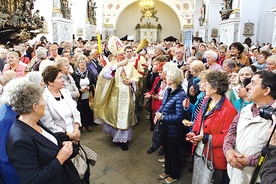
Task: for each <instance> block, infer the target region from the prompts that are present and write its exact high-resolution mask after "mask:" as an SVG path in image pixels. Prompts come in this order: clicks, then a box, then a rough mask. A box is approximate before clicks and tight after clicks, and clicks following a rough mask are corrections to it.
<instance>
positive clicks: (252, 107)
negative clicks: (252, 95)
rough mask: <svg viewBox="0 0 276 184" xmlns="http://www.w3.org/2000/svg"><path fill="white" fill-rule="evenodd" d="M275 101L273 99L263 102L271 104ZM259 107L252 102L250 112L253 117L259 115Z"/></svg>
mask: <svg viewBox="0 0 276 184" xmlns="http://www.w3.org/2000/svg"><path fill="white" fill-rule="evenodd" d="M274 102H275V101H274V100H273V101H272V102H270V103H267V104H265V105H266V106H271V105H272V104H273V103H274ZM259 110H260V107H258V108H257V105H256V104H255V103H254V104H253V105H252V106H251V112H252V116H253V117H256V116H259V115H260V111H259Z"/></svg>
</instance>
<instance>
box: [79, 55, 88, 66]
mask: <svg viewBox="0 0 276 184" xmlns="http://www.w3.org/2000/svg"><path fill="white" fill-rule="evenodd" d="M81 60H85V61H86V63H87V62H88V58H87V57H86V56H85V55H80V56H79V57H78V59H77V63H78V65H79V64H80V61H81Z"/></svg>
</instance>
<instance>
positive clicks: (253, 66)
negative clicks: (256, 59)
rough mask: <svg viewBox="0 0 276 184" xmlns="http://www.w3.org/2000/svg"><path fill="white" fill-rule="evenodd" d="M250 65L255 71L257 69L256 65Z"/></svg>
mask: <svg viewBox="0 0 276 184" xmlns="http://www.w3.org/2000/svg"><path fill="white" fill-rule="evenodd" d="M249 67H250V68H251V69H252V71H253V73H255V72H256V71H257V67H256V66H255V65H249Z"/></svg>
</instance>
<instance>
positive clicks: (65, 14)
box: [60, 0, 71, 19]
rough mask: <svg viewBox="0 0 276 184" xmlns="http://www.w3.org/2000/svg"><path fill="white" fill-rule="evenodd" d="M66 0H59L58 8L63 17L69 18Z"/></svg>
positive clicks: (69, 11)
mask: <svg viewBox="0 0 276 184" xmlns="http://www.w3.org/2000/svg"><path fill="white" fill-rule="evenodd" d="M68 3H69V2H68V0H61V6H60V10H61V13H62V15H63V18H65V19H70V18H71V8H69V7H68Z"/></svg>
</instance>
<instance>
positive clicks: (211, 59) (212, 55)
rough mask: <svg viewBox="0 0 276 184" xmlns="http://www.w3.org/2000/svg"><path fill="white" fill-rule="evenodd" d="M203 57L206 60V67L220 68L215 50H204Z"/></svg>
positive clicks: (211, 68) (210, 68)
mask: <svg viewBox="0 0 276 184" xmlns="http://www.w3.org/2000/svg"><path fill="white" fill-rule="evenodd" d="M205 57H206V60H207V63H206V68H207V69H209V70H218V71H220V70H221V66H220V65H219V64H217V59H218V54H217V53H216V52H215V51H212V50H208V51H206V52H205Z"/></svg>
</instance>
